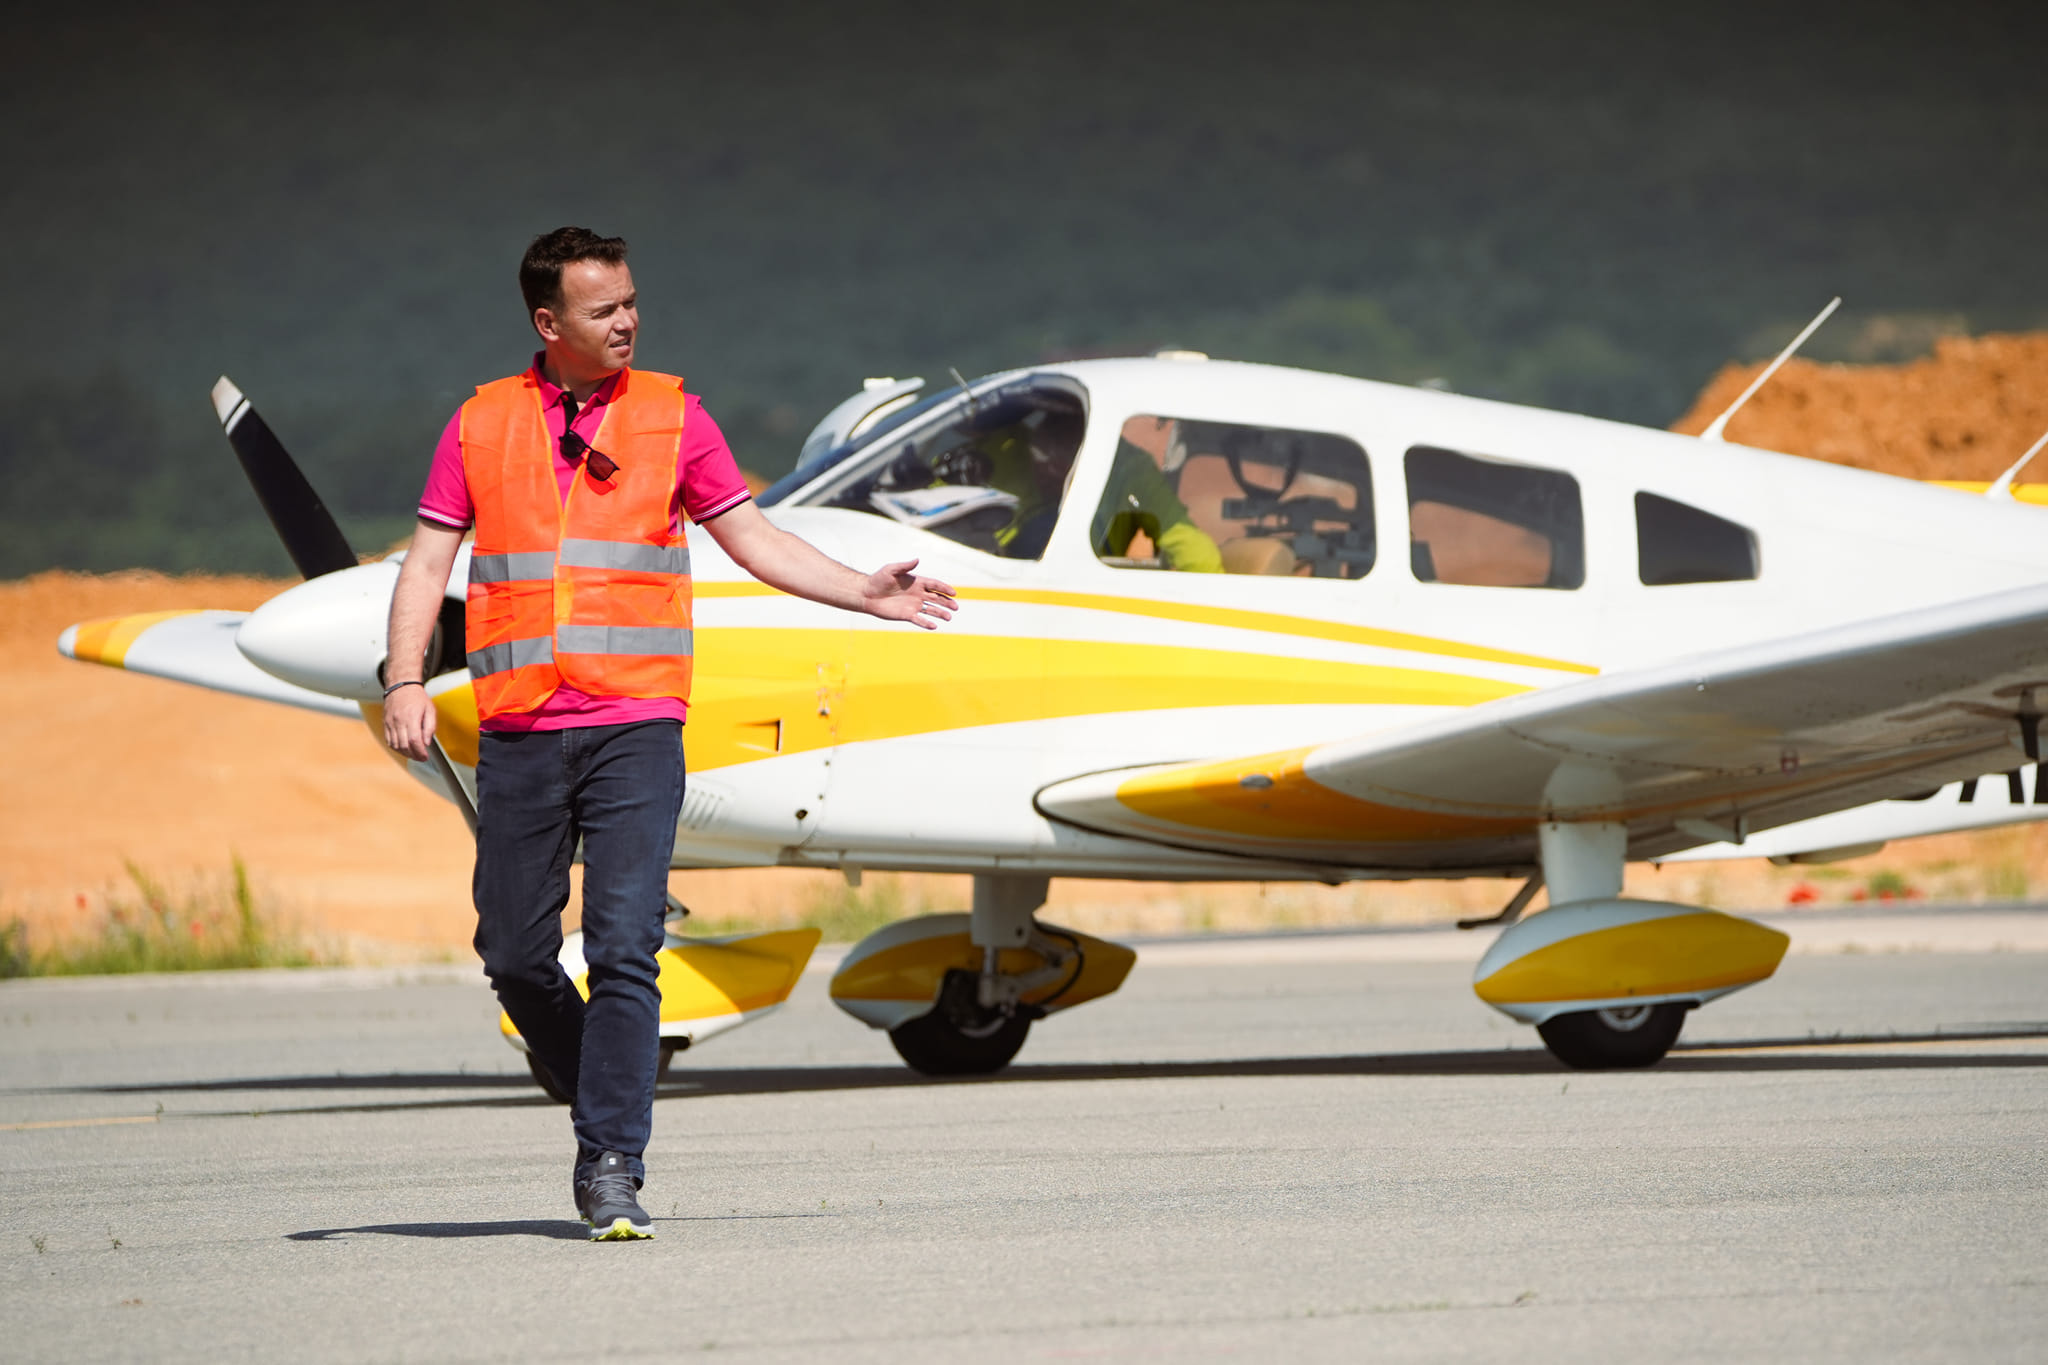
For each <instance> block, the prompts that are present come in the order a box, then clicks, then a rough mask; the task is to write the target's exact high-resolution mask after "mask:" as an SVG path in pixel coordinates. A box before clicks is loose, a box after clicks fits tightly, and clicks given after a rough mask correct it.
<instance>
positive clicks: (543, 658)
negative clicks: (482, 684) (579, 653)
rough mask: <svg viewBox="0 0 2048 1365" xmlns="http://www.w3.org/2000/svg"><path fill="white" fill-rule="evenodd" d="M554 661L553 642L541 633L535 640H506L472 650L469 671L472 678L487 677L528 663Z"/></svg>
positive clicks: (523, 666)
mask: <svg viewBox="0 0 2048 1365" xmlns="http://www.w3.org/2000/svg"><path fill="white" fill-rule="evenodd" d="M554 661H555V642H554V641H553V640H551V639H549V638H548V637H547V636H545V635H543V636H541V637H540V638H539V639H537V640H507V641H505V642H504V643H503V644H496V645H485V646H484V647H483V648H482V649H478V650H472V651H471V652H470V655H469V671H470V675H471V677H472V678H483V677H488V676H489V675H491V674H493V673H510V672H511V671H512V670H513V669H515V668H525V667H526V666H527V665H529V664H549V663H553V662H554Z"/></svg>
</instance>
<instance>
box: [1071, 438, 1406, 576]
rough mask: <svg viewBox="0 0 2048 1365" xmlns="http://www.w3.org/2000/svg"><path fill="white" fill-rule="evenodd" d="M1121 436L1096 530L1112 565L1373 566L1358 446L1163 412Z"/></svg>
mask: <svg viewBox="0 0 2048 1365" xmlns="http://www.w3.org/2000/svg"><path fill="white" fill-rule="evenodd" d="M1119 435H1120V439H1119V440H1118V442H1117V450H1116V460H1115V463H1114V464H1113V465H1112V466H1111V468H1110V474H1109V482H1108V484H1107V485H1106V486H1105V487H1104V489H1103V494H1102V502H1101V505H1100V506H1099V507H1097V509H1096V512H1095V520H1094V523H1093V525H1092V526H1091V527H1090V528H1089V529H1090V538H1091V541H1092V543H1093V545H1094V547H1095V554H1096V556H1097V558H1099V559H1101V560H1102V562H1103V563H1105V564H1111V565H1114V566H1116V567H1118V568H1127V569H1178V570H1180V571H1182V572H1191V573H1237V574H1268V575H1273V576H1277V577H1291V578H1362V577H1364V576H1365V574H1366V572H1367V571H1368V570H1370V569H1371V568H1372V565H1373V558H1374V552H1375V540H1374V536H1373V505H1372V470H1371V467H1370V466H1369V465H1368V464H1367V463H1366V458H1365V451H1364V450H1363V449H1361V448H1360V447H1359V445H1358V444H1357V442H1355V441H1350V440H1347V439H1345V438H1344V437H1342V436H1332V435H1329V434H1327V433H1324V432H1315V431H1294V430H1290V429H1288V428H1285V427H1257V426H1245V425H1242V424H1239V423H1234V422H1199V421H1191V420H1188V419H1184V418H1178V417H1153V416H1139V417H1133V418H1131V419H1130V420H1129V421H1128V422H1125V423H1124V425H1123V428H1122V431H1121V432H1120V433H1119Z"/></svg>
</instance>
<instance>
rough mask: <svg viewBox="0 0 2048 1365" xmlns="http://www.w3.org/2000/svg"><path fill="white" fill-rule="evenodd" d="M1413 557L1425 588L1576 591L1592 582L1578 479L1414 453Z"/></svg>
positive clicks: (1450, 454) (1422, 450) (1430, 451)
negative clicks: (1429, 585) (1438, 585)
mask: <svg viewBox="0 0 2048 1365" xmlns="http://www.w3.org/2000/svg"><path fill="white" fill-rule="evenodd" d="M1406 464H1407V473H1408V553H1409V559H1410V562H1411V563H1412V564H1413V566H1414V569H1415V577H1416V579H1417V580H1418V581H1420V582H1423V583H1464V584H1470V585H1474V586H1479V587H1492V588H1576V587H1578V586H1580V585H1581V584H1582V583H1584V582H1585V581H1586V530H1585V519H1584V516H1583V514H1582V513H1581V512H1580V509H1579V482H1578V480H1577V479H1574V478H1573V477H1572V476H1571V475H1569V474H1566V473H1564V472H1562V471H1560V470H1555V469H1541V468H1538V467H1536V466H1534V465H1524V464H1510V463H1508V462H1507V461H1505V460H1491V459H1482V458H1480V457H1478V456H1474V455H1461V454H1459V453H1458V452H1457V451H1454V450H1439V449H1437V448H1436V447H1434V446H1416V447H1415V448H1413V449H1412V450H1410V451H1409V452H1408V456H1407V460H1406Z"/></svg>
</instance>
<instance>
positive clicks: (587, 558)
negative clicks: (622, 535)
mask: <svg viewBox="0 0 2048 1365" xmlns="http://www.w3.org/2000/svg"><path fill="white" fill-rule="evenodd" d="M529 557H530V556H527V555H507V556H505V558H507V559H526V558H529ZM559 558H560V560H561V562H562V563H563V564H566V565H568V566H570V567H571V568H576V569H625V570H628V571H630V572H632V573H670V574H687V573H688V572H689V571H690V547H689V546H687V545H649V544H647V543H645V542H644V541H637V540H564V541H563V542H562V549H561V552H560V555H559ZM548 572H549V573H552V572H554V569H553V566H552V565H550V566H549V570H548ZM539 576H540V577H542V578H545V577H546V576H547V574H541V575H539Z"/></svg>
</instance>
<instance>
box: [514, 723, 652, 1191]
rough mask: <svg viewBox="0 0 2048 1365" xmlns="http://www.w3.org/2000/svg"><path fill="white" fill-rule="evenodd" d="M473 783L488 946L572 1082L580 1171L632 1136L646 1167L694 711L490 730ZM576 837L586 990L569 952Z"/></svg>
mask: <svg viewBox="0 0 2048 1365" xmlns="http://www.w3.org/2000/svg"><path fill="white" fill-rule="evenodd" d="M476 786H477V834H476V880H475V882H474V891H475V897H476V913H477V925H476V951H477V955H478V956H479V957H481V958H483V960H484V972H485V974H486V975H488V976H489V977H490V981H491V987H492V989H493V990H495V991H497V993H498V1001H499V1003H500V1004H502V1005H503V1006H504V1007H505V1012H506V1013H507V1014H509V1015H511V1016H512V1022H513V1023H514V1024H515V1025H517V1026H518V1028H519V1034H520V1036H521V1037H522V1038H524V1039H525V1040H526V1045H527V1046H528V1047H529V1048H531V1049H532V1050H533V1055H534V1056H535V1057H536V1058H538V1059H539V1061H540V1063H541V1065H543V1066H545V1067H546V1068H547V1069H548V1071H549V1072H551V1073H552V1074H553V1075H554V1077H555V1080H556V1081H557V1082H558V1083H559V1084H560V1086H561V1089H562V1092H563V1093H564V1094H568V1095H573V1096H575V1103H574V1104H573V1105H572V1107H571V1109H570V1117H571V1119H572V1120H573V1122H574V1125H575V1130H576V1167H577V1170H578V1172H579V1173H580V1172H581V1171H582V1170H583V1169H584V1168H586V1167H588V1166H590V1165H592V1164H594V1163H595V1162H596V1160H597V1157H598V1154H599V1153H600V1152H619V1153H622V1154H623V1155H624V1156H625V1157H626V1164H627V1165H628V1166H629V1167H630V1168H631V1169H632V1172H633V1176H634V1178H635V1179H636V1180H637V1179H639V1178H641V1176H642V1175H643V1168H642V1166H641V1156H642V1154H643V1153H645V1152H646V1150H647V1138H648V1134H649V1132H650V1131H651V1130H652V1128H653V1126H654V1075H655V1070H656V1068H657V1065H658V1060H659V1052H660V1047H661V1044H660V1028H661V992H660V990H659V988H658V987H657V985H656V977H657V975H658V968H657V965H656V963H655V957H654V955H655V953H657V952H658V951H660V949H661V944H662V928H661V924H662V920H663V918H664V917H665V916H666V913H667V902H666V900H665V893H666V892H667V890H668V867H669V858H670V856H671V855H672V854H673V852H674V850H675V838H676V816H677V815H678V814H679V813H680V812H681V810H682V805H683V744H682V727H681V725H680V724H679V723H678V722H676V721H673V720H656V721H643V722H640V723H637V724H631V725H595V726H587V727H584V728H581V729H572V730H534V731H530V732H527V733H524V734H517V733H507V732H503V731H497V732H493V731H485V732H484V733H483V735H481V736H480V737H479V742H478V759H477V767H476ZM579 838H580V839H581V840H582V841H583V956H584V960H585V961H586V962H587V963H589V966H590V1001H589V1003H588V1004H587V1005H586V1004H585V1003H584V1001H583V999H582V998H581V997H580V996H578V995H577V993H576V987H575V985H574V984H573V983H572V982H571V981H570V980H569V975H568V973H567V972H565V971H563V970H562V967H561V964H560V962H558V961H557V960H556V955H557V954H558V953H560V952H561V949H562V921H561V914H562V908H563V907H564V906H565V905H567V904H568V902H569V863H570V860H571V859H572V858H573V857H574V855H575V852H576V841H577V840H578V839H579Z"/></svg>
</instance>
